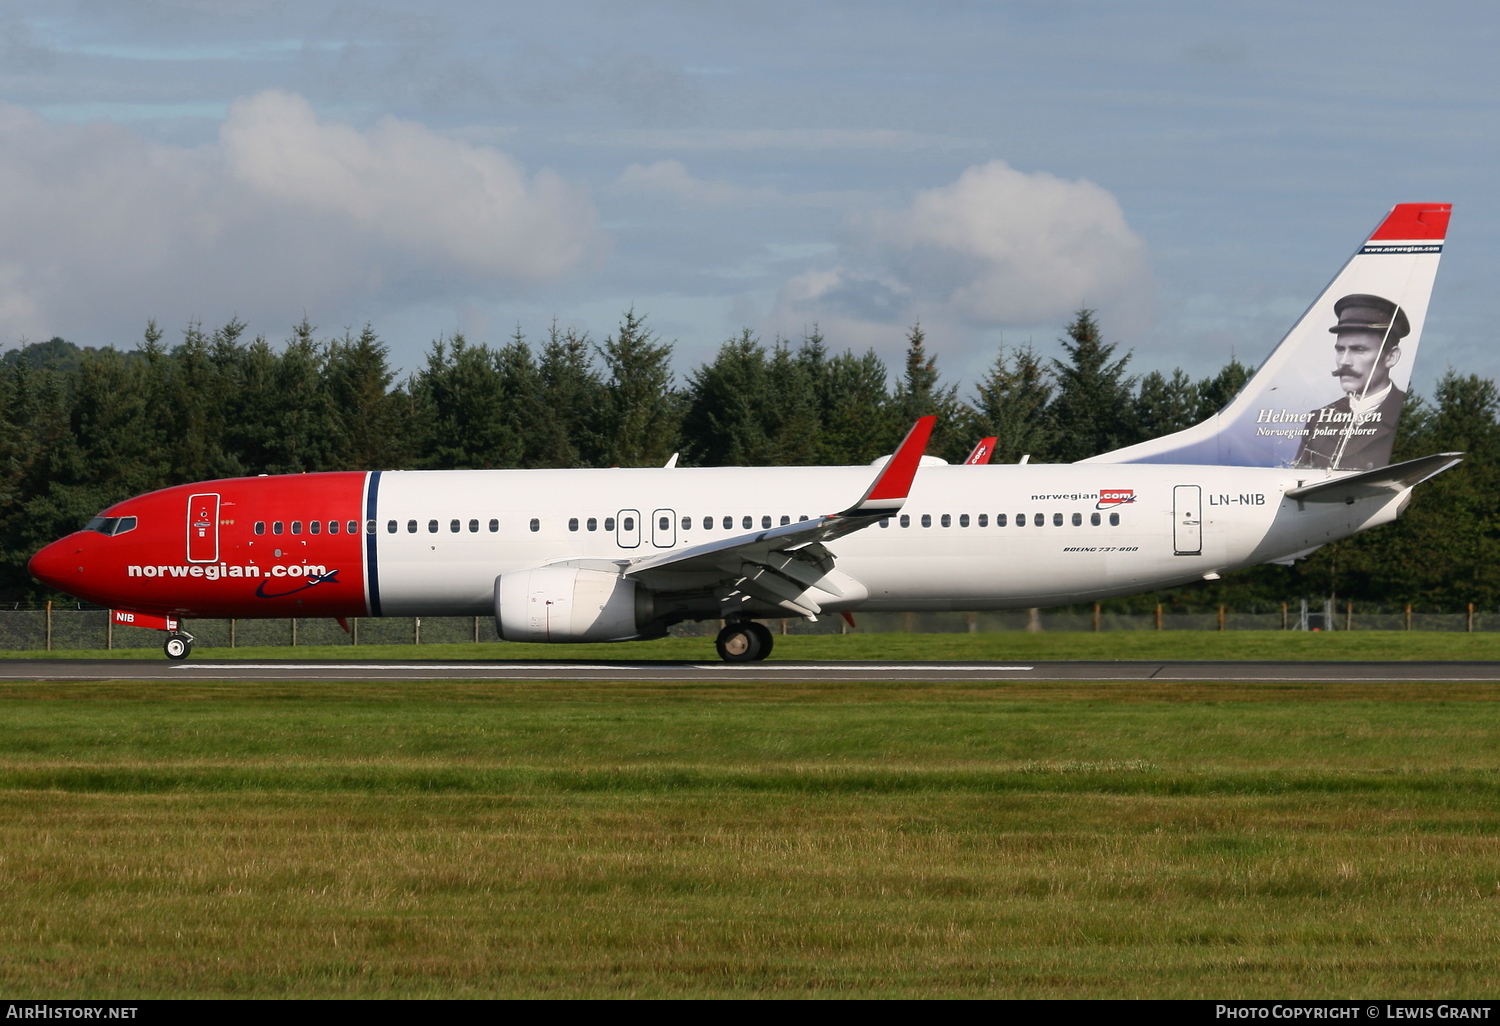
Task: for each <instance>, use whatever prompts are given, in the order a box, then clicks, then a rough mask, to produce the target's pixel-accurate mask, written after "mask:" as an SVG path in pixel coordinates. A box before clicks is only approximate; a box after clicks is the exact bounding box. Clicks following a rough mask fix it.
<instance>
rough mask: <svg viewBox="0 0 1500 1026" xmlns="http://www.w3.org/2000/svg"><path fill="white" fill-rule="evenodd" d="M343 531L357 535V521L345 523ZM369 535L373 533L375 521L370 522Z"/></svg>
mask: <svg viewBox="0 0 1500 1026" xmlns="http://www.w3.org/2000/svg"><path fill="white" fill-rule="evenodd" d="M344 530H346V531H348V532H349V533H350V534H358V533H359V521H358V520H351V521H349V522H348V523H346V524H345V525H344ZM370 533H371V534H374V533H375V521H373V520H371V521H370Z"/></svg>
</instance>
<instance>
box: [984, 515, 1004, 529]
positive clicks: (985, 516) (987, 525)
mask: <svg viewBox="0 0 1500 1026" xmlns="http://www.w3.org/2000/svg"><path fill="white" fill-rule="evenodd" d="M979 526H980V527H989V526H990V515H989V514H988V513H981V514H979ZM1002 526H1004V525H1002Z"/></svg>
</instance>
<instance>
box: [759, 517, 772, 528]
mask: <svg viewBox="0 0 1500 1026" xmlns="http://www.w3.org/2000/svg"><path fill="white" fill-rule="evenodd" d="M760 526H761V529H762V530H764V529H766V528H767V527H770V526H771V518H770V517H768V516H765V517H761V518H760Z"/></svg>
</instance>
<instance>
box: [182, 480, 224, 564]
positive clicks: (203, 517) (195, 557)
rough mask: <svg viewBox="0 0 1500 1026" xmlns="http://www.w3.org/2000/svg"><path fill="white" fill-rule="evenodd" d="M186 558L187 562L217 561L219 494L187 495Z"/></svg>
mask: <svg viewBox="0 0 1500 1026" xmlns="http://www.w3.org/2000/svg"><path fill="white" fill-rule="evenodd" d="M187 512H188V523H187V559H188V562H189V563H217V562H218V561H219V494H218V493H217V492H205V493H203V494H202V495H190V496H188V510H187Z"/></svg>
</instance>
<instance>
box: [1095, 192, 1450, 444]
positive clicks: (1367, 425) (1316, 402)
mask: <svg viewBox="0 0 1500 1026" xmlns="http://www.w3.org/2000/svg"><path fill="white" fill-rule="evenodd" d="M1451 210H1452V206H1451V204H1447V203H1402V204H1400V205H1398V206H1396V207H1394V208H1393V209H1392V210H1391V212H1390V213H1389V214H1388V215H1386V217H1385V219H1384V220H1382V221H1381V222H1380V225H1379V226H1378V227H1377V228H1376V229H1375V231H1374V232H1372V233H1371V234H1370V237H1369V238H1368V239H1366V240H1365V242H1364V244H1363V245H1362V246H1361V247H1360V248H1359V250H1358V252H1356V253H1355V254H1354V256H1353V257H1351V258H1350V259H1349V262H1348V263H1346V264H1345V265H1344V267H1343V270H1341V271H1340V272H1339V273H1338V275H1337V276H1336V277H1335V278H1334V279H1333V282H1332V283H1331V284H1330V285H1329V286H1328V287H1327V288H1326V289H1324V290H1323V294H1322V295H1321V296H1319V297H1318V298H1317V300H1316V301H1315V302H1314V303H1313V304H1312V306H1310V307H1308V309H1307V311H1306V312H1305V313H1304V314H1303V315H1302V317H1301V318H1300V319H1299V320H1298V321H1297V323H1296V325H1295V326H1294V327H1293V328H1292V330H1291V331H1290V332H1288V333H1287V335H1286V337H1285V338H1284V339H1282V340H1281V344H1280V345H1278V346H1277V347H1276V349H1275V350H1274V351H1273V352H1272V353H1271V355H1270V357H1269V358H1268V359H1267V360H1266V362H1265V363H1263V364H1262V365H1261V366H1260V368H1259V369H1258V370H1257V371H1256V372H1255V374H1254V375H1252V376H1251V378H1250V380H1249V381H1248V382H1246V384H1245V387H1244V388H1243V389H1242V390H1241V391H1240V394H1239V395H1237V396H1236V397H1235V398H1234V399H1233V400H1232V401H1231V402H1230V403H1229V405H1228V406H1226V407H1224V409H1223V410H1221V411H1219V412H1218V413H1217V414H1215V415H1214V416H1212V417H1210V418H1209V419H1208V420H1206V421H1204V422H1202V423H1201V424H1196V425H1194V426H1193V427H1190V428H1188V429H1187V430H1185V431H1179V432H1177V433H1175V434H1171V435H1165V436H1163V437H1161V438H1154V439H1152V440H1150V441H1148V442H1140V443H1138V444H1136V445H1131V446H1127V447H1125V448H1123V449H1116V450H1115V451H1114V452H1109V453H1104V454H1103V455H1101V456H1094V457H1091V458H1090V459H1087V460H1084V461H1083V462H1085V463H1184V464H1195V463H1196V464H1212V465H1219V466H1237V467H1290V466H1295V467H1303V468H1308V469H1324V470H1370V469H1372V468H1375V467H1383V466H1385V465H1387V464H1388V463H1390V459H1391V447H1392V446H1393V445H1394V444H1395V440H1396V422H1397V420H1398V419H1399V417H1400V416H1401V406H1402V403H1403V402H1404V401H1405V399H1406V394H1407V392H1408V391H1410V384H1411V369H1412V365H1413V364H1414V363H1415V360H1416V355H1417V346H1418V344H1419V343H1420V342H1421V340H1422V325H1423V323H1424V322H1425V321H1426V319H1427V303H1428V300H1429V298H1430V297H1431V295H1432V283H1433V280H1434V278H1435V277H1436V275H1437V266H1438V259H1439V257H1440V255H1441V254H1442V251H1443V240H1444V238H1445V237H1446V235H1447V232H1448V216H1449V213H1450V211H1451Z"/></svg>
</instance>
